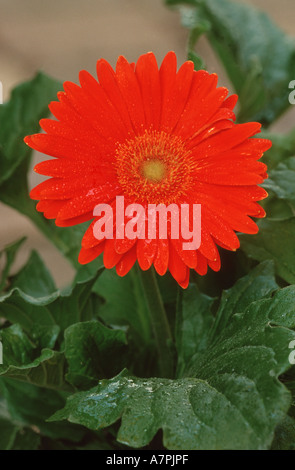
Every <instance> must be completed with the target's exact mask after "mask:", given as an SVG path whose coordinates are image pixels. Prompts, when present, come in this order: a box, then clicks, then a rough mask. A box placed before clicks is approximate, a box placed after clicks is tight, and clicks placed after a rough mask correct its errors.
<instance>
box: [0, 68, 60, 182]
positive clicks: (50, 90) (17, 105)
mask: <svg viewBox="0 0 295 470" xmlns="http://www.w3.org/2000/svg"><path fill="white" fill-rule="evenodd" d="M60 89H61V83H59V82H57V81H56V80H53V79H51V78H50V77H48V76H46V75H44V74H43V73H38V74H37V75H36V77H35V78H33V79H32V80H30V81H28V82H25V83H22V84H21V85H19V86H18V87H16V88H15V89H14V90H13V91H12V94H11V99H10V101H9V102H8V103H5V104H4V105H1V106H0V152H1V153H0V185H1V183H3V182H4V181H5V180H7V179H8V178H9V177H10V176H11V175H12V174H13V173H14V171H15V170H16V168H17V167H18V166H19V165H20V163H21V162H22V161H23V160H24V159H26V158H28V155H29V153H30V151H29V149H28V147H27V146H26V145H25V144H24V142H23V139H24V137H25V136H26V135H27V134H33V133H35V132H38V130H39V120H40V119H41V118H42V117H44V116H45V115H46V114H48V113H49V111H48V103H49V102H50V101H51V100H52V99H53V98H55V97H56V94H57V92H58V91H59V90H60Z"/></svg>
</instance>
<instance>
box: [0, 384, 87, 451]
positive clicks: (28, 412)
mask: <svg viewBox="0 0 295 470" xmlns="http://www.w3.org/2000/svg"><path fill="white" fill-rule="evenodd" d="M0 394H1V395H2V396H3V398H4V400H5V403H6V406H7V409H8V414H7V416H4V417H5V418H6V419H9V420H10V421H12V422H13V423H14V422H16V423H18V424H19V425H22V426H23V427H33V428H34V429H36V431H37V432H39V433H40V434H41V435H42V436H47V437H49V438H52V439H66V440H67V441H74V442H79V441H80V440H81V439H82V438H83V436H84V435H85V429H84V428H82V427H80V426H76V425H72V424H70V423H67V422H62V423H48V422H46V419H47V418H48V417H49V416H50V415H52V413H54V411H55V410H57V409H59V408H60V407H62V406H64V403H65V398H64V395H63V394H61V393H60V392H57V391H55V390H50V389H45V388H42V387H37V386H35V385H32V384H29V383H26V382H20V381H17V380H14V379H8V378H5V379H4V378H0Z"/></svg>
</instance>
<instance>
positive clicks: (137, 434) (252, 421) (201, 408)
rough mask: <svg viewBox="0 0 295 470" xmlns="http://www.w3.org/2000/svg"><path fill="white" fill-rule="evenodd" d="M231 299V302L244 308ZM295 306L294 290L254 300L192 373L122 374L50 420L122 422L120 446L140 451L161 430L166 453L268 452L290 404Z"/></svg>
mask: <svg viewBox="0 0 295 470" xmlns="http://www.w3.org/2000/svg"><path fill="white" fill-rule="evenodd" d="M192 292H193V291H192ZM264 294H265V291H263V292H262V295H264ZM189 295H191V293H189ZM196 295H197V297H199V294H198V292H197V291H196ZM233 295H235V298H236V300H235V301H234V302H233V305H234V304H238V303H239V302H240V304H241V305H242V304H243V303H244V305H245V302H246V300H244V301H243V300H242V297H241V300H237V295H236V292H234V294H233ZM200 301H202V302H205V304H206V303H207V306H209V305H210V304H211V302H210V300H208V299H206V298H201V299H200V298H199V299H198V300H197V301H196V303H200ZM294 305H295V288H292V289H291V288H290V289H288V288H287V289H282V290H280V291H278V292H277V293H276V294H275V296H274V297H273V298H270V299H263V300H258V301H256V302H252V303H251V304H250V306H249V307H248V308H247V309H246V310H245V312H244V313H235V314H233V315H232V317H231V319H230V321H229V322H226V321H225V322H224V321H221V323H220V324H221V325H224V327H223V328H222V329H221V331H220V333H219V335H218V341H215V343H214V344H211V343H210V342H208V344H207V346H206V348H205V349H204V350H203V351H201V352H199V353H197V356H196V360H195V363H194V366H193V368H192V370H191V371H190V376H188V377H186V378H182V379H177V380H170V379H161V378H148V379H141V378H136V377H132V376H131V375H129V374H128V372H127V371H123V372H122V373H121V374H120V375H118V376H116V377H115V378H113V379H111V380H102V381H100V383H99V385H98V386H97V387H94V388H92V389H90V390H89V391H85V392H80V393H76V394H74V395H72V396H71V397H69V398H68V400H67V403H66V406H65V408H64V409H62V410H60V411H58V412H57V413H55V414H54V415H53V417H52V418H51V420H63V419H67V420H69V421H70V422H73V423H79V424H82V425H83V426H86V427H88V428H89V429H93V430H96V429H101V428H104V427H107V426H110V425H111V424H113V423H115V422H116V421H117V420H119V419H121V426H120V429H119V432H118V436H117V439H118V441H119V442H121V443H123V444H126V445H129V446H133V447H136V448H138V447H142V446H145V445H147V444H148V443H149V442H150V441H151V439H152V438H153V437H154V436H155V434H156V433H157V432H158V430H159V429H162V430H163V441H164V445H165V447H167V448H168V449H181V450H184V449H185V450H190V449H202V450H203V449H244V450H245V449H267V448H269V447H270V445H271V442H272V440H273V435H274V430H275V428H276V426H277V425H278V424H279V423H280V422H281V421H282V419H283V418H284V416H285V414H286V413H287V410H288V408H289V406H290V393H289V391H288V390H287V389H286V388H285V387H284V386H283V385H282V384H281V383H280V382H279V380H278V376H280V375H281V374H282V373H283V372H285V371H286V370H287V369H288V368H289V367H290V364H289V361H288V355H289V350H288V344H289V343H290V341H291V340H293V339H294V338H295V332H293V331H291V330H289V329H288V327H289V326H292V325H293V324H294V321H295V310H294V308H295V307H294ZM205 312H206V308H204V315H205ZM224 312H225V310H224ZM207 313H208V312H207ZM210 323H211V322H210Z"/></svg>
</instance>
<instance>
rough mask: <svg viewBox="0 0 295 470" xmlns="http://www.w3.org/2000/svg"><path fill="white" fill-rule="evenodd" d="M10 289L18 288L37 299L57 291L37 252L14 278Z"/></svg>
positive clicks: (33, 253) (32, 254) (34, 252)
mask: <svg viewBox="0 0 295 470" xmlns="http://www.w3.org/2000/svg"><path fill="white" fill-rule="evenodd" d="M10 287H11V288H12V289H13V288H15V287H18V288H19V289H20V290H22V292H24V293H25V294H27V295H29V296H31V297H35V298H38V297H45V296H48V295H50V294H52V293H53V292H56V290H57V288H56V286H55V284H54V281H53V279H52V277H51V274H50V273H49V271H48V269H47V268H46V266H45V264H44V263H43V261H42V259H41V258H40V256H39V255H38V253H37V252H36V251H35V250H34V251H32V253H31V256H30V258H29V260H28V262H27V264H26V265H25V266H24V267H23V268H22V269H21V270H20V271H19V272H18V273H17V275H16V276H14V278H13V280H12V283H11V286H10Z"/></svg>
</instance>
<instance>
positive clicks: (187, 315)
mask: <svg viewBox="0 0 295 470" xmlns="http://www.w3.org/2000/svg"><path fill="white" fill-rule="evenodd" d="M213 302H214V299H212V298H211V297H208V296H207V295H204V294H202V293H201V292H199V290H198V288H197V286H196V285H193V284H190V285H189V287H188V288H187V289H186V290H185V291H184V292H183V295H182V299H181V302H180V304H181V305H180V307H179V308H178V314H177V319H176V332H175V340H176V348H177V352H178V364H177V377H181V376H182V375H183V372H184V371H185V370H187V368H188V367H189V364H190V360H191V358H192V357H193V356H194V355H195V354H197V353H202V352H203V351H204V350H205V349H206V347H207V342H208V333H209V331H210V329H211V328H212V325H213V321H214V317H213V315H212V314H211V307H212V304H213Z"/></svg>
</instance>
